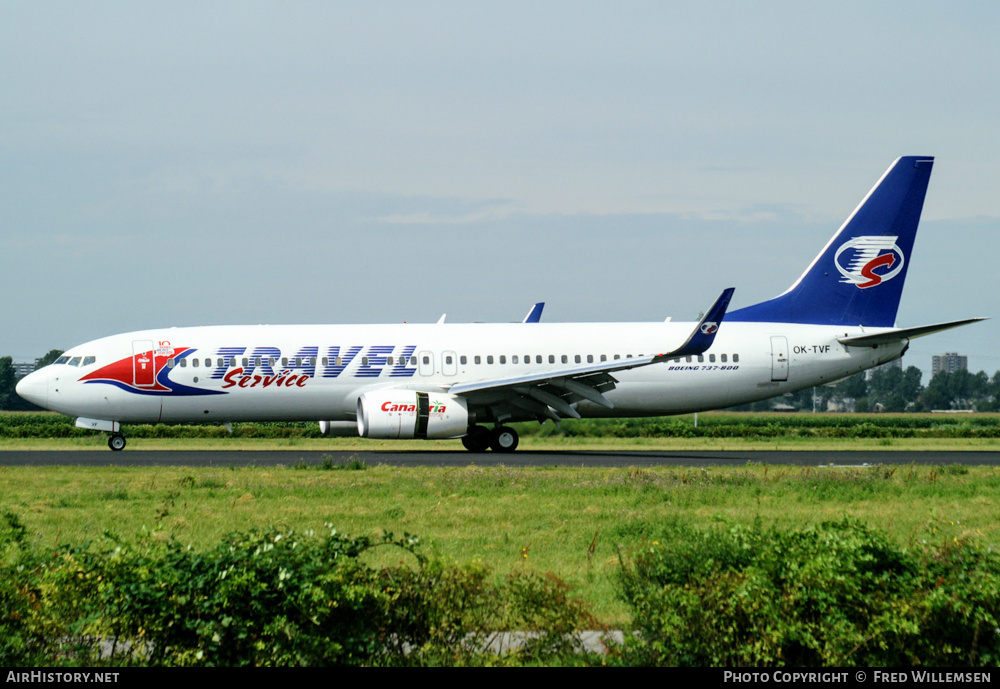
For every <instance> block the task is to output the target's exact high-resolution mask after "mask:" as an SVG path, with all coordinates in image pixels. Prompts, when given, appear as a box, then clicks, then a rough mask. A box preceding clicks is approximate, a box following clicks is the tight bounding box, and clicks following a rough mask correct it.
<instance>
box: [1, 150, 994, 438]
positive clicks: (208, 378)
mask: <svg viewBox="0 0 1000 689" xmlns="http://www.w3.org/2000/svg"><path fill="white" fill-rule="evenodd" d="M933 162H934V160H933V158H930V157H923V156H910V157H903V158H899V159H898V160H896V161H895V162H894V163H893V164H892V165H891V166H890V167H889V169H888V170H887V171H886V172H885V174H884V175H883V176H882V178H881V179H880V180H879V181H878V182H877V183H876V184H875V186H874V187H873V188H872V190H871V191H870V192H869V193H868V195H867V196H865V198H864V199H863V200H862V201H861V204H860V205H859V206H858V207H857V208H856V209H855V210H854V212H853V213H852V214H851V215H850V217H848V219H847V221H846V222H845V223H844V224H843V225H842V226H841V228H840V229H839V230H838V231H837V233H836V234H835V235H834V236H833V238H832V239H831V240H830V241H829V242H828V243H827V244H826V246H825V247H824V248H823V249H822V251H820V253H819V255H818V256H817V257H816V258H815V260H813V262H812V263H811V264H810V265H809V267H808V268H806V270H805V272H804V273H803V274H802V276H801V277H800V278H799V279H798V280H796V281H795V283H794V284H793V285H792V286H791V287H790V288H789V289H788V290H787V291H786V292H784V293H783V294H781V295H779V296H778V297H775V298H774V299H771V300H769V301H765V302H762V303H759V304H755V305H753V306H748V307H745V308H742V309H738V310H736V311H734V312H732V313H729V314H728V315H726V310H727V308H728V306H729V302H730V299H731V298H732V294H733V290H732V289H727V290H725V291H724V292H723V293H722V296H720V297H719V299H718V300H717V301H716V302H715V304H714V305H713V306H712V307H711V308H710V309H709V310H708V311H707V312H706V315H705V316H704V318H702V319H701V320H700V321H699V322H698V323H674V322H669V321H668V322H662V323H540V322H538V320H539V319H538V314H539V313H540V310H541V308H540V305H536V309H533V310H532V312H531V313H529V315H528V317H526V318H525V320H524V322H522V323H510V324H497V323H472V324H452V323H445V322H444V320H443V318H442V320H441V321H439V322H438V323H435V324H426V325H414V324H400V325H300V326H266V325H258V326H214V327H199V328H163V329H158V330H144V331H140V332H132V333H126V334H124V335H115V336H112V337H107V338H104V339H100V340H95V341H92V342H88V343H86V344H82V345H79V346H77V347H73V348H72V349H70V350H68V351H67V352H65V353H64V354H63V355H62V356H61V357H60V358H59V359H58V360H57V361H56V362H55V363H53V364H52V365H50V366H46V367H45V368H42V369H40V370H38V371H35V372H34V373H31V374H30V375H28V376H26V377H25V378H24V379H22V380H21V381H20V383H19V384H18V386H17V392H18V394H20V395H21V396H22V397H24V398H25V399H27V400H29V401H31V402H34V403H35V404H37V405H39V406H41V407H45V408H47V409H52V410H55V411H57V412H61V413H63V414H68V415H71V416H75V417H77V420H76V425H77V426H80V427H83V428H89V429H94V430H99V431H107V432H110V434H111V436H110V438H109V440H108V444H109V446H110V447H111V449H113V450H121V449H123V448H124V447H125V436H124V435H123V434H122V424H129V423H190V422H215V423H225V424H228V423H229V422H234V421H303V420H310V421H319V423H320V427H321V429H322V430H323V432H324V433H326V434H337V435H340V434H346V433H351V434H356V435H360V436H363V437H367V438H389V439H395V438H462V441H463V443H464V445H465V447H466V448H468V449H469V450H472V451H474V452H482V451H484V450H486V449H488V448H492V449H493V450H494V451H498V452H511V451H513V450H514V449H515V448H516V447H517V444H518V436H517V432H516V431H515V430H514V429H513V428H511V427H510V426H508V425H507V424H508V423H510V422H513V421H530V420H538V421H542V422H544V421H546V420H553V421H556V422H558V421H559V420H560V419H563V418H566V417H571V418H580V417H595V416H603V417H608V416H618V417H634V416H654V415H666V414H680V413H688V412H695V411H703V410H708V409H717V408H720V407H730V406H734V405H738V404H743V403H746V402H752V401H756V400H762V399H766V398H769V397H775V396H778V395H782V394H784V393H786V392H793V391H796V390H801V389H803V388H807V387H812V386H815V385H822V384H826V383H830V382H833V381H837V380H839V379H842V378H845V377H847V376H850V375H852V374H854V373H858V372H859V371H864V370H865V369H868V368H871V367H873V366H877V365H879V364H883V363H886V362H888V361H892V360H894V359H898V358H899V357H901V356H902V355H903V352H905V351H906V348H907V347H908V345H909V341H910V340H911V339H912V338H914V337H919V336H921V335H926V334H929V333H932V332H937V331H940V330H945V329H947V328H953V327H957V326H960V325H965V324H966V323H971V322H973V321H977V320H981V319H979V318H970V319H966V320H961V321H952V322H949V323H938V324H935V325H927V326H922V327H916V328H902V329H901V328H897V327H896V311H897V308H898V306H899V300H900V296H901V294H902V289H903V282H904V280H905V279H906V273H907V270H908V268H909V262H910V256H911V252H912V250H913V240H914V238H915V236H916V232H917V225H918V224H919V221H920V212H921V209H922V207H923V202H924V195H925V193H926V191H927V182H928V179H929V178H930V173H931V167H932V166H933ZM536 310H537V312H536ZM723 321H724V322H723Z"/></svg>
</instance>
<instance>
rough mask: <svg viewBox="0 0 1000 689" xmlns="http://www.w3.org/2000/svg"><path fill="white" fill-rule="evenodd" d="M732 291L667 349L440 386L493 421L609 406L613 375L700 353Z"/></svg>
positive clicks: (558, 416)
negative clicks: (587, 405)
mask: <svg viewBox="0 0 1000 689" xmlns="http://www.w3.org/2000/svg"><path fill="white" fill-rule="evenodd" d="M733 292H734V289H733V288H732V287H730V288H729V289H727V290H725V291H724V292H723V293H722V295H721V296H720V297H719V298H718V299H717V300H716V301H715V303H714V304H713V305H712V308H710V309H709V310H708V312H707V313H706V314H705V316H704V317H703V318H702V319H701V320H700V321H698V324H697V325H696V326H695V328H694V330H693V331H692V332H691V334H690V335H689V336H688V338H687V340H685V341H684V343H683V344H682V345H681V346H680V347H677V348H676V349H673V350H671V351H668V352H664V353H662V354H652V355H647V356H641V357H634V358H631V359H619V360H617V361H607V362H602V363H599V364H587V365H586V366H575V367H572V368H565V369H560V370H556V371H545V372H542V373H535V374H531V375H526V376H513V377H510V378H498V379H494V380H481V381H476V382H472V383H458V384H455V385H451V386H446V387H445V390H447V391H448V392H449V393H450V394H452V395H459V396H461V397H464V398H466V399H467V400H468V402H469V404H470V406H475V407H486V408H489V410H490V412H491V414H492V415H493V418H494V419H496V420H498V421H504V420H506V419H509V418H512V417H515V416H525V415H527V416H528V417H529V418H530V417H534V418H538V419H539V420H542V419H546V418H549V419H553V420H555V421H558V420H559V419H561V418H562V417H565V416H569V417H572V418H575V419H579V418H580V414H579V412H577V411H576V409H574V408H573V406H572V405H573V404H574V403H576V402H579V401H581V400H588V401H590V402H593V403H595V404H599V405H601V406H603V407H607V408H608V409H611V408H612V407H613V406H614V405H613V404H612V403H611V402H610V401H609V400H608V399H607V398H606V397H605V396H604V393H605V392H608V391H610V390H614V389H615V385H616V384H617V383H618V381H617V380H616V379H615V378H614V376H613V375H612V374H613V373H615V372H617V371H626V370H628V369H632V368H640V367H642V366H650V365H652V364H658V363H662V362H664V361H667V360H668V359H675V358H678V357H682V356H691V355H694V354H701V353H702V352H704V351H705V350H707V349H708V348H709V347H711V346H712V342H713V341H714V340H715V335H716V333H717V332H718V331H719V324H720V323H722V319H723V317H724V316H725V315H726V309H727V308H728V307H729V302H730V300H731V299H732V297H733Z"/></svg>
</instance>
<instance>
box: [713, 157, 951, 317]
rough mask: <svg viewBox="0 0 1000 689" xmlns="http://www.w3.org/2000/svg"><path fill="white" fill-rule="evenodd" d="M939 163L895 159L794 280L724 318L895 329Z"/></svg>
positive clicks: (919, 158) (917, 159) (917, 158)
mask: <svg viewBox="0 0 1000 689" xmlns="http://www.w3.org/2000/svg"><path fill="white" fill-rule="evenodd" d="M933 165H934V158H932V157H930V156H906V157H903V158H899V159H897V160H896V162H894V163H893V164H892V165H891V166H890V167H889V169H888V170H886V172H885V174H884V175H882V179H880V180H879V181H878V183H876V184H875V186H874V187H873V188H872V190H871V191H870V192H868V195H867V196H866V197H865V198H864V200H863V201H862V202H861V204H860V205H859V206H858V207H857V208H856V209H854V212H853V213H851V216H850V217H849V218H848V219H847V221H846V222H845V223H844V224H843V226H841V228H840V230H838V231H837V234H835V235H834V236H833V239H831V240H830V242H829V243H828V244H827V245H826V246H825V247H823V250H822V251H821V252H820V254H819V256H817V257H816V258H815V260H813V262H812V263H811V264H810V265H809V267H808V268H806V272H804V273H803V274H802V277H800V278H799V279H798V280H797V281H796V282H795V284H793V285H792V286H791V287H790V288H789V289H788V290H787V291H786V292H785V293H784V294H781V295H780V296H777V297H775V298H774V299H771V300H770V301H765V302H761V303H760V304H754V305H753V306H748V307H746V308H743V309H738V310H736V311H733V312H732V313H731V314H729V316H728V317H727V318H726V320H727V321H728V322H730V323H732V322H739V321H744V322H745V321H750V322H770V323H815V324H820V325H867V326H874V327H890V328H891V327H893V326H894V325H895V324H896V311H897V310H898V308H899V298H900V296H901V295H902V293H903V282H904V280H905V279H906V271H907V269H908V268H909V261H910V255H911V252H912V250H913V239H914V237H916V234H917V225H918V224H919V223H920V211H921V209H922V208H923V206H924V195H925V194H926V193H927V182H928V180H929V179H930V175H931V168H932V167H933Z"/></svg>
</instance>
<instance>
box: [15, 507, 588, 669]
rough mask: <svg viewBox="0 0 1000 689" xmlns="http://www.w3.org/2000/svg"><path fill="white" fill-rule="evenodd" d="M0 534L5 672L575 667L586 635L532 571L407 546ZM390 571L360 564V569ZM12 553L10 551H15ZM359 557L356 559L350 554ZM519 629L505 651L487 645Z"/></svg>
mask: <svg viewBox="0 0 1000 689" xmlns="http://www.w3.org/2000/svg"><path fill="white" fill-rule="evenodd" d="M6 524H7V529H6V531H5V532H3V533H0V540H2V543H3V546H4V548H5V550H4V555H5V558H4V566H3V571H2V572H0V602H2V603H3V610H2V612H0V615H2V616H0V636H2V639H0V662H2V663H3V664H5V665H22V666H25V665H36V664H42V665H60V664H68V665H77V664H87V665H118V664H129V665H157V666H160V665H168V666H242V665H249V666H305V665H435V664H448V665H454V664H487V663H521V662H579V658H580V656H579V655H576V654H575V651H577V650H578V649H577V648H576V647H575V641H574V640H575V637H574V636H573V635H572V632H573V631H575V630H576V629H579V628H581V627H582V626H589V623H590V622H591V620H590V618H589V616H588V615H587V613H586V610H585V608H584V606H583V605H582V604H581V603H579V602H578V601H575V600H573V599H572V598H571V597H570V596H569V592H568V589H567V587H566V586H565V584H563V583H562V582H560V581H558V580H557V579H555V578H553V577H551V576H548V575H540V574H534V573H519V574H516V575H511V576H509V577H507V578H505V579H502V580H501V581H499V582H497V581H494V577H493V575H492V574H491V573H490V572H488V571H487V570H485V569H483V568H457V567H453V566H446V565H443V564H441V563H428V562H427V561H426V560H425V558H424V557H423V556H422V555H421V554H420V553H419V552H418V550H417V541H416V539H415V538H412V537H410V536H404V537H402V538H396V537H394V536H393V535H392V534H385V535H383V537H382V538H379V539H372V538H367V537H358V538H350V537H347V536H344V535H343V534H340V533H338V532H337V531H336V530H334V529H332V527H330V526H329V525H327V526H326V527H325V530H324V532H323V533H322V534H314V533H296V532H293V531H288V530H269V531H252V532H249V533H241V534H233V535H230V536H228V537H226V538H225V539H224V540H223V541H222V542H221V543H220V544H218V545H217V546H215V547H211V548H208V549H206V550H203V551H199V550H195V549H193V548H190V547H184V546H182V545H180V544H179V543H177V542H176V541H173V540H167V541H165V542H164V541H161V540H159V539H158V538H155V537H152V536H147V537H144V538H141V539H140V540H139V541H138V542H137V543H123V542H121V541H120V540H119V539H115V538H114V537H112V536H107V537H106V538H105V539H103V540H102V541H101V542H100V543H93V544H84V545H76V546H64V547H61V548H57V549H54V550H51V551H47V552H46V553H45V554H38V553H33V552H31V550H30V549H29V548H26V547H25V546H24V543H25V534H24V530H23V528H21V527H20V522H19V521H17V518H16V516H15V515H12V514H8V515H7V516H6ZM384 549H388V551H387V553H388V557H389V558H390V559H393V558H396V557H397V555H393V554H392V553H396V554H398V556H401V557H402V559H401V560H397V562H396V564H392V565H388V566H382V567H375V566H372V565H368V564H366V563H365V560H366V559H370V558H372V557H383V558H384V557H385V555H377V554H376V553H377V552H378V553H381V552H385V551H384ZM15 550H16V551H18V552H14V551H15ZM362 556H364V557H362ZM514 630H516V631H518V632H525V631H531V632H532V634H531V635H530V636H527V637H525V639H524V643H523V644H522V645H521V647H520V648H519V649H517V650H516V652H513V653H506V654H500V653H499V651H498V650H496V649H495V648H493V647H492V646H491V645H490V643H489V642H490V641H491V640H492V639H493V638H494V635H496V634H497V633H498V632H502V631H514Z"/></svg>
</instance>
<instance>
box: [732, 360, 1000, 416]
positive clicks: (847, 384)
mask: <svg viewBox="0 0 1000 689" xmlns="http://www.w3.org/2000/svg"><path fill="white" fill-rule="evenodd" d="M869 375H870V377H869ZM922 378H923V374H922V372H921V371H920V369H919V368H917V367H916V366H909V367H907V368H906V369H901V368H885V369H875V370H873V371H871V372H870V373H869V372H868V371H862V372H861V373H858V374H856V375H853V376H851V377H850V378H845V379H844V380H842V381H840V382H838V383H835V384H833V385H829V386H826V385H824V386H818V387H815V388H806V389H805V390H800V391H799V392H797V393H794V394H791V395H786V396H784V397H778V398H776V399H771V400H763V401H761V402H754V403H753V404H744V405H741V406H739V407H735V408H734V409H737V410H741V411H770V410H773V409H775V408H776V407H777V408H780V409H786V410H789V411H790V410H792V409H795V410H796V411H811V410H813V409H814V408H815V410H816V411H827V410H828V409H836V410H838V411H848V412H874V411H885V412H926V411H935V410H951V411H963V410H968V411H984V412H985V411H1000V371H997V372H996V373H994V374H993V377H992V378H990V377H989V376H988V375H987V374H986V372H985V371H980V372H979V373H972V372H970V371H966V370H960V371H955V372H954V373H948V372H947V371H942V372H940V373H938V374H937V375H935V376H934V377H933V378H931V380H930V382H929V383H928V384H927V385H926V386H924V385H923V384H922V382H921V379H922ZM814 394H815V399H814V398H813V395H814Z"/></svg>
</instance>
